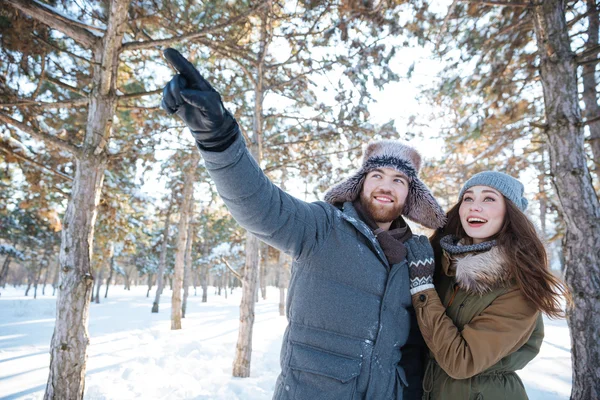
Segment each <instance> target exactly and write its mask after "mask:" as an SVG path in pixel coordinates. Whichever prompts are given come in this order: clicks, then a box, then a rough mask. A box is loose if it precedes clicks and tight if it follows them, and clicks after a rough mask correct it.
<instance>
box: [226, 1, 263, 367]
mask: <svg viewBox="0 0 600 400" xmlns="http://www.w3.org/2000/svg"><path fill="white" fill-rule="evenodd" d="M260 18H261V31H260V48H259V51H258V54H257V63H256V66H257V71H256V77H255V86H254V120H253V127H252V130H253V132H252V133H253V135H252V138H251V145H250V153H251V154H252V156H253V157H254V159H255V160H256V162H257V163H258V165H260V162H261V159H262V133H263V101H264V95H265V93H264V74H265V71H264V63H265V57H266V55H267V49H268V46H269V40H270V38H269V34H268V32H269V30H268V28H269V26H268V25H269V17H268V10H263V12H261V15H260ZM259 253H260V241H259V240H258V239H257V238H256V237H254V236H253V235H251V234H250V233H248V234H247V235H246V264H245V267H244V275H243V280H242V302H241V304H240V327H239V332H238V340H237V344H236V352H235V358H234V360H233V376H234V377H238V378H247V377H249V376H250V362H251V358H252V357H251V356H252V330H253V328H254V307H255V298H256V296H257V295H258V292H257V290H256V289H257V288H256V285H257V276H258V263H259V260H260V258H259Z"/></svg>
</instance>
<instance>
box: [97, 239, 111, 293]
mask: <svg viewBox="0 0 600 400" xmlns="http://www.w3.org/2000/svg"><path fill="white" fill-rule="evenodd" d="M114 254H115V245H114V243H109V245H108V252H107V253H106V257H105V259H104V262H103V263H102V265H101V266H100V271H98V278H97V279H96V296H95V297H94V301H95V303H96V304H100V288H101V287H102V280H103V279H104V271H105V270H107V269H111V264H112V260H113V256H114ZM107 285H108V282H107Z"/></svg>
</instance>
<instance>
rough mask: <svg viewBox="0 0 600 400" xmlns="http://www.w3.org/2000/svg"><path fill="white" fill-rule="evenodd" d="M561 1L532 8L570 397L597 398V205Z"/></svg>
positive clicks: (599, 289) (599, 315) (599, 350)
mask: <svg viewBox="0 0 600 400" xmlns="http://www.w3.org/2000/svg"><path fill="white" fill-rule="evenodd" d="M564 5H565V4H564V1H561V0H544V1H538V2H536V4H535V5H534V7H532V11H533V20H534V29H535V34H536V39H537V45H538V49H539V51H538V53H539V57H540V75H541V82H542V86H543V90H544V104H545V114H546V126H547V127H546V132H545V133H546V134H547V136H548V141H549V149H550V170H551V173H552V176H553V184H554V186H555V188H556V193H557V195H558V198H559V200H560V206H561V208H562V211H563V215H564V221H565V225H566V235H565V248H564V251H565V263H566V271H565V280H566V282H567V284H568V286H569V288H570V289H571V291H572V293H573V301H574V305H573V307H571V308H569V309H568V310H567V321H568V323H569V328H570V330H571V349H572V350H571V351H572V357H571V360H572V363H573V383H572V389H571V399H574V400H575V399H577V400H583V399H585V400H598V399H600V347H599V346H598V335H599V329H600V328H599V327H600V298H599V297H598V293H600V280H598V276H600V253H599V252H598V251H597V249H599V248H600V203H599V201H598V197H597V195H596V192H595V191H594V187H593V185H592V178H591V175H590V171H589V170H588V167H587V162H586V154H585V149H584V134H583V128H582V124H581V122H582V119H581V110H580V108H579V99H578V92H577V75H576V73H577V65H576V63H575V58H574V56H573V53H572V51H571V47H570V40H569V31H568V28H567V23H566V18H565V10H564Z"/></svg>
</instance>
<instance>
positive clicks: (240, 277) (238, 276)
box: [221, 257, 243, 282]
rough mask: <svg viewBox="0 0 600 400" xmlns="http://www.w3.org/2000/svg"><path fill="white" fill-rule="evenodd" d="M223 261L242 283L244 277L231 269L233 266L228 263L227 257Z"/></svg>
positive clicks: (222, 258)
mask: <svg viewBox="0 0 600 400" xmlns="http://www.w3.org/2000/svg"><path fill="white" fill-rule="evenodd" d="M221 261H223V262H224V263H225V265H226V266H227V268H229V270H230V271H231V273H232V274H233V275H234V276H235V277H236V278H238V279H239V280H240V282H241V281H242V280H243V279H242V276H241V275H240V274H239V273H238V272H237V271H236V270H235V269H233V268H232V267H231V265H229V263H228V262H227V260H226V259H225V257H221Z"/></svg>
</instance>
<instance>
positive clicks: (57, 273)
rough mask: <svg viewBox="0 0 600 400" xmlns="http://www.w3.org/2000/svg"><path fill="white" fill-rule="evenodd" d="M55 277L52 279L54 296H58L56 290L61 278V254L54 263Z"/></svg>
mask: <svg viewBox="0 0 600 400" xmlns="http://www.w3.org/2000/svg"><path fill="white" fill-rule="evenodd" d="M54 265H55V266H54V277H53V279H52V296H56V289H57V288H58V282H59V278H60V254H59V256H58V257H57V259H56V260H55V262H54Z"/></svg>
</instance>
